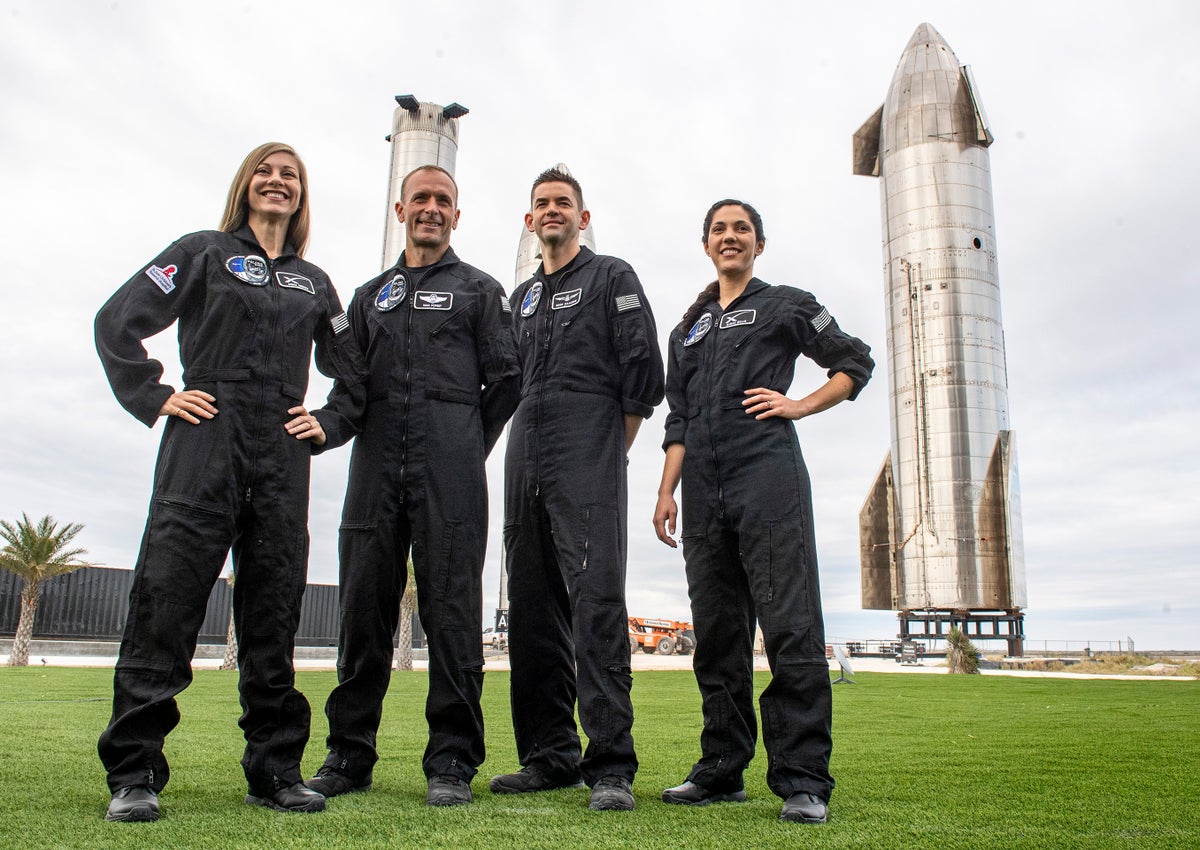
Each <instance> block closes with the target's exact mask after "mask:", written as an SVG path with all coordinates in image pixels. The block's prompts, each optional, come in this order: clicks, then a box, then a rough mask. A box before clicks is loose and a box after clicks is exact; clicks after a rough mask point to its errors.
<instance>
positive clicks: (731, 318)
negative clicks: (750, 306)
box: [720, 310, 758, 330]
mask: <svg viewBox="0 0 1200 850" xmlns="http://www.w3.org/2000/svg"><path fill="white" fill-rule="evenodd" d="M757 314H758V311H757V310H734V311H733V312H732V313H726V314H725V315H724V316H722V317H721V325H720V328H721V330H725V328H736V327H737V326H738V325H752V324H754V317H755V316H756V315H757Z"/></svg>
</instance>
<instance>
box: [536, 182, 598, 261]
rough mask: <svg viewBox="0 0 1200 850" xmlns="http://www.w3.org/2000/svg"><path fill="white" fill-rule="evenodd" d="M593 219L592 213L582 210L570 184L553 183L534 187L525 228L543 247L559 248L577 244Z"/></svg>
mask: <svg viewBox="0 0 1200 850" xmlns="http://www.w3.org/2000/svg"><path fill="white" fill-rule="evenodd" d="M590 219H591V213H589V212H588V211H587V210H585V209H583V208H582V205H581V204H580V203H579V198H578V197H577V196H576V193H575V189H574V188H573V187H572V186H571V185H570V184H569V183H560V182H557V181H550V182H546V183H539V184H538V185H537V186H536V187H534V190H533V198H532V203H531V204H530V209H529V212H527V213H526V214H525V226H526V227H527V228H529V229H530V230H531V231H533V232H534V233H536V234H537V238H538V241H539V242H541V243H542V244H543V245H546V246H552V247H558V246H562V245H570V244H572V243H573V242H578V241H579V233H580V231H582V230H584V229H586V228H587V226H588V221H589V220H590Z"/></svg>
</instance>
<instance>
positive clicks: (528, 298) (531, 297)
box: [521, 280, 542, 318]
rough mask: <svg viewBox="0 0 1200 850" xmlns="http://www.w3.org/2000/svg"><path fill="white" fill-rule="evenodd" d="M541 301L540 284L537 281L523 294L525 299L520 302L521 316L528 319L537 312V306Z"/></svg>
mask: <svg viewBox="0 0 1200 850" xmlns="http://www.w3.org/2000/svg"><path fill="white" fill-rule="evenodd" d="M541 300H542V282H541V281H540V280H539V281H538V282H537V283H535V284H534V285H533V286H531V287H529V290H528V291H527V292H526V293H525V298H524V299H522V301H521V315H522V316H524V317H525V318H529V317H530V316H532V315H533V314H534V311H536V310H537V308H538V304H539V303H540V302H541Z"/></svg>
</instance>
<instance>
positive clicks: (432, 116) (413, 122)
mask: <svg viewBox="0 0 1200 850" xmlns="http://www.w3.org/2000/svg"><path fill="white" fill-rule="evenodd" d="M396 104H397V106H396V111H395V112H394V113H392V132H391V133H390V134H389V135H388V136H387V140H388V141H389V142H391V143H392V165H391V169H390V172H389V174H388V201H387V214H386V217H385V219H384V221H385V224H384V229H383V261H382V265H381V268H384V269H388V268H391V267H392V266H393V265H395V264H396V260H397V258H398V257H399V256H400V252H401V251H403V250H404V225H403V224H401V223H400V222H399V221H397V220H396V212H395V210H396V204H397V203H398V202H399V201H400V186H401V184H402V183H403V182H404V177H405V175H407V174H408V173H409V172H410V171H412V170H413V169H414V168H419V167H420V166H422V165H437V166H440V167H442V168H444V169H446V170H447V171H449V172H450V173H451V174H454V163H455V160H456V158H457V156H458V119H459V118H461V117H462V116H464V115H466V114H467V108H466V107H465V106H461V105H459V104H457V103H451V104H450V105H449V106H439V105H438V104H436V103H421V102H419V101H418V100H417V99H416V98H415V97H413V96H412V95H411V94H398V95H396Z"/></svg>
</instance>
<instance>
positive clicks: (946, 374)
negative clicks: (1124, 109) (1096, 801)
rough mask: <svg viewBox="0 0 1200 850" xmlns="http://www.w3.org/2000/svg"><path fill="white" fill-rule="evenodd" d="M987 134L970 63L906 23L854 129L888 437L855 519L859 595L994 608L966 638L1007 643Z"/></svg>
mask: <svg viewBox="0 0 1200 850" xmlns="http://www.w3.org/2000/svg"><path fill="white" fill-rule="evenodd" d="M992 138H993V137H992V133H991V131H990V130H989V128H988V122H987V118H986V116H985V115H984V111H983V105H982V103H981V102H980V100H979V92H978V89H977V87H976V86H975V83H974V80H973V78H972V75H971V71H970V69H969V68H968V67H965V66H960V65H959V62H958V59H957V57H955V55H954V52H953V51H952V50H951V49H950V47H949V45H947V44H946V42H945V41H944V40H943V39H942V37H941V35H939V34H938V32H937V30H935V29H934V28H933V27H932V26H930V25H929V24H921V25H920V26H919V27H917V29H916V32H914V33H913V36H912V38H911V39H910V40H909V42H908V45H907V46H906V47H905V48H904V53H903V55H902V56H901V57H900V64H899V65H898V66H897V67H896V73H895V75H894V76H893V77H892V84H891V87H890V88H889V89H888V93H887V99H886V100H885V102H884V104H883V106H881V107H880V108H879V110H878V111H877V112H876V113H875V114H874V115H872V116H871V117H870V118H869V119H868V120H867V122H866V123H865V124H863V126H862V127H861V128H859V130H858V132H856V133H855V134H854V173H855V174H862V175H869V176H876V177H879V186H880V198H881V201H882V224H883V259H884V281H885V286H886V301H887V304H886V306H887V343H888V361H889V362H888V365H889V369H888V386H889V393H890V395H889V398H890V407H891V437H892V447H891V452H890V454H889V456H888V458H887V460H886V461H885V462H884V464H883V466H882V468H881V469H880V471H879V476H878V478H877V479H876V481H875V484H874V486H873V487H872V488H871V491H870V493H869V495H868V496H867V499H866V502H865V503H864V504H863V507H862V511H861V513H860V517H859V521H860V544H861V561H862V602H863V607H864V608H873V609H882V610H894V611H900V612H901V615H900V617H901V620H902V623H903V621H904V620H905V618H906V616H910V615H911V616H915V618H916V619H918V620H924V621H926V622H934V621H939V618H940V617H941V615H942V614H948V613H950V612H954V613H955V616H954V617H950V618H949V621H950V622H956V621H959V622H967V621H969V620H971V619H973V618H974V619H976V620H979V621H982V620H986V619H988V617H987V616H986V615H982V612H999V617H997V616H995V615H993V616H991V617H990V619H991V620H992V621H993V623H994V622H996V620H997V619H1001V620H1006V621H1007V622H1008V624H1009V627H1010V631H1009V633H1008V634H1000V633H996V634H991V635H989V634H984V633H979V632H977V634H979V636H982V637H985V638H986V637H997V638H999V637H1006V638H1010V647H1011V646H1012V645H1013V643H1014V641H1013V640H1012V639H1011V638H1013V637H1015V636H1020V630H1021V614H1020V610H1019V609H1022V608H1024V607H1025V604H1026V595H1025V565H1024V553H1023V547H1022V538H1021V508H1020V497H1019V492H1018V489H1019V488H1018V484H1017V467H1016V444H1015V440H1014V435H1013V431H1012V430H1011V427H1010V423H1009V413H1008V376H1007V367H1006V363H1005V356H1004V331H1003V329H1002V327H1001V322H1000V288H999V278H998V275H997V268H996V234H995V226H994V223H993V214H992V185H991V172H990V165H989V161H988V147H989V146H990V145H991V143H992ZM914 612H918V613H916V614H914ZM972 612H979V614H980V616H977V615H976V614H974V613H972ZM1012 628H1015V629H1016V632H1015V633H1014V632H1013V631H1011V629H1012ZM906 630H907V628H906V627H904V628H902V635H901V636H902V637H903V636H905V634H904V633H903V632H904V631H906ZM939 634H940V631H939Z"/></svg>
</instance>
